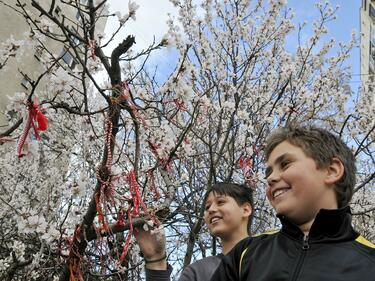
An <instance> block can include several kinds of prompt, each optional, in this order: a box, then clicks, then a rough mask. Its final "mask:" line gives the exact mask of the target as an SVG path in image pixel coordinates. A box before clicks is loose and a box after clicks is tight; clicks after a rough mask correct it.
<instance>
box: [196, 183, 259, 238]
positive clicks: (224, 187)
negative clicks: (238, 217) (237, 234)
mask: <svg viewBox="0 0 375 281" xmlns="http://www.w3.org/2000/svg"><path fill="white" fill-rule="evenodd" d="M211 192H214V193H216V194H220V195H225V196H229V197H232V198H233V199H234V200H235V201H236V202H237V204H238V205H239V206H242V205H243V204H245V203H250V205H251V208H252V212H251V215H250V216H249V220H248V223H247V232H248V234H250V232H251V224H252V220H253V214H254V206H253V201H254V199H253V190H252V189H251V188H250V187H248V186H246V185H244V184H236V183H229V182H228V183H224V182H219V183H215V184H213V185H212V186H211V187H209V188H208V190H207V192H206V194H205V195H204V200H203V204H206V201H207V198H208V196H209V195H210V193H211Z"/></svg>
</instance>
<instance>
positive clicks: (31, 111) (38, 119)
mask: <svg viewBox="0 0 375 281" xmlns="http://www.w3.org/2000/svg"><path fill="white" fill-rule="evenodd" d="M26 107H27V111H28V114H27V119H26V122H25V125H24V128H23V131H22V134H21V136H20V138H19V140H18V143H17V156H18V157H22V156H24V155H26V153H24V152H23V147H24V145H25V143H26V140H27V137H28V136H29V133H30V129H31V128H33V130H34V135H35V138H36V139H37V140H40V134H39V132H40V131H45V130H47V128H48V118H47V117H46V116H45V115H44V114H43V113H42V112H41V110H40V108H39V106H38V104H37V103H36V102H32V101H28V102H27V103H26ZM35 123H36V124H35Z"/></svg>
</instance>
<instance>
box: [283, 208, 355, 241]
mask: <svg viewBox="0 0 375 281" xmlns="http://www.w3.org/2000/svg"><path fill="white" fill-rule="evenodd" d="M277 217H278V218H279V219H280V221H281V224H282V229H281V232H282V233H285V234H287V235H289V236H292V237H293V238H297V239H302V238H303V236H304V233H303V232H302V231H301V230H300V228H299V227H298V226H297V225H296V224H294V223H293V222H292V221H290V220H289V219H288V218H287V217H286V216H283V215H277ZM351 223H352V214H351V211H350V207H349V206H347V207H344V208H341V209H335V210H326V209H321V210H320V211H319V213H318V214H317V215H316V217H315V220H314V222H313V224H312V226H311V229H310V233H309V240H310V241H323V240H324V241H325V242H330V241H332V242H334V241H336V242H338V241H348V240H354V239H356V238H357V237H358V235H359V234H358V233H357V232H356V231H354V229H353V227H352V225H351Z"/></svg>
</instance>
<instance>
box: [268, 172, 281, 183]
mask: <svg viewBox="0 0 375 281" xmlns="http://www.w3.org/2000/svg"><path fill="white" fill-rule="evenodd" d="M279 180H280V175H279V173H277V172H275V171H273V172H272V173H271V174H270V175H269V176H268V178H267V183H268V185H270V186H272V185H273V184H274V183H277V182H278V181H279Z"/></svg>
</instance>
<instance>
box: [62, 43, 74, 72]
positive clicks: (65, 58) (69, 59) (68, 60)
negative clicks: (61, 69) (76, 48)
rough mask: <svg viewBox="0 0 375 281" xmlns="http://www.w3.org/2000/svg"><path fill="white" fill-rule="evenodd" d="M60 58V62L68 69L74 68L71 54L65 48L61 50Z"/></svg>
mask: <svg viewBox="0 0 375 281" xmlns="http://www.w3.org/2000/svg"><path fill="white" fill-rule="evenodd" d="M60 56H61V58H62V60H63V61H64V62H65V63H66V64H67V65H68V66H69V67H70V68H73V67H74V59H73V56H72V55H71V53H70V52H69V51H68V50H66V49H65V48H64V49H63V50H62V52H61V55H60Z"/></svg>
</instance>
